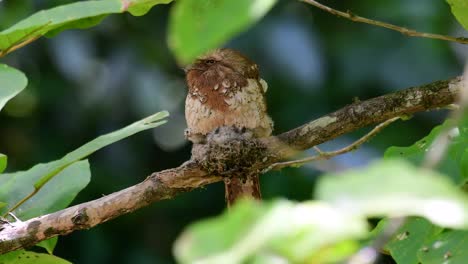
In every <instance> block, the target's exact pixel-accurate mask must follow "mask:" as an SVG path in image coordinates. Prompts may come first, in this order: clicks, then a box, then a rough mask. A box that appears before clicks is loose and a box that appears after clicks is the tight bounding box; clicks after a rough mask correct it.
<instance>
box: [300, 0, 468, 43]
mask: <svg viewBox="0 0 468 264" xmlns="http://www.w3.org/2000/svg"><path fill="white" fill-rule="evenodd" d="M299 1H302V2H304V3H307V4H309V5H313V6H315V7H317V8H320V9H322V10H324V11H327V12H328V13H331V14H333V15H336V16H340V17H344V18H347V19H349V20H351V21H354V22H359V23H364V24H369V25H374V26H378V27H384V28H388V29H391V30H394V31H398V32H400V33H401V34H404V35H407V36H410V37H420V38H430V39H439V40H445V41H451V42H457V43H461V44H468V38H466V37H451V36H446V35H440V34H432V33H424V32H418V31H416V30H413V29H408V28H404V27H399V26H396V25H393V24H389V23H386V22H382V21H377V20H372V19H369V18H365V17H361V16H358V15H355V14H353V13H351V12H350V11H347V12H343V11H339V10H336V9H333V8H331V7H328V6H326V5H323V4H321V3H319V2H317V1H314V0H299Z"/></svg>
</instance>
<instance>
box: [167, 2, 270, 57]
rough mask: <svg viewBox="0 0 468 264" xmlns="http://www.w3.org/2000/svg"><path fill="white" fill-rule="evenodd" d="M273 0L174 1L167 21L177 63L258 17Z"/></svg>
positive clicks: (225, 37) (212, 46)
mask: <svg viewBox="0 0 468 264" xmlns="http://www.w3.org/2000/svg"><path fill="white" fill-rule="evenodd" d="M275 3H276V0H236V1H232V0H205V1H199V0H183V1H176V3H175V6H174V7H173V9H172V13H171V17H170V21H169V46H170V47H171V48H172V50H173V51H174V53H175V55H176V56H177V58H178V59H179V60H180V62H181V63H183V64H186V63H190V62H191V61H192V60H193V59H194V58H195V57H197V56H198V55H200V54H201V53H204V52H206V51H208V50H210V49H213V48H216V47H219V46H220V45H222V44H223V43H224V42H226V41H227V40H229V39H230V38H231V37H233V36H234V35H236V34H238V33H240V32H242V31H244V30H246V29H247V28H248V27H249V26H251V25H253V24H254V23H255V22H257V21H258V20H259V19H260V18H262V17H263V16H264V15H265V14H266V13H267V12H268V11H269V10H270V9H271V8H272V7H273V5H274V4H275Z"/></svg>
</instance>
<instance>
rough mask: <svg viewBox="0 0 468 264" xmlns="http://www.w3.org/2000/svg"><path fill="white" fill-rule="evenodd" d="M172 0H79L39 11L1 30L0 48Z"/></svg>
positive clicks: (95, 23)
mask: <svg viewBox="0 0 468 264" xmlns="http://www.w3.org/2000/svg"><path fill="white" fill-rule="evenodd" d="M171 1H172V0H105V1H81V2H75V3H71V4H66V5H61V6H57V7H54V8H51V9H47V10H42V11H39V12H37V13H35V14H33V15H31V16H30V17H28V18H26V19H24V20H22V21H20V22H18V23H16V24H15V25H13V26H12V27H10V28H8V29H6V30H3V31H2V32H0V51H1V52H3V53H8V51H9V50H12V49H15V48H16V47H19V46H21V45H22V44H24V43H28V42H30V41H32V40H34V39H36V38H38V37H40V36H43V35H45V34H47V33H49V34H50V35H53V34H57V33H59V32H60V31H63V30H65V29H70V28H81V29H83V28H88V27H92V26H95V25H97V24H99V23H100V22H101V21H102V20H103V19H104V18H105V17H106V16H108V15H110V14H114V13H123V12H125V11H129V12H130V13H131V14H133V15H136V16H140V15H144V14H145V13H146V12H148V10H149V9H151V7H153V6H154V5H156V4H167V3H169V2H171Z"/></svg>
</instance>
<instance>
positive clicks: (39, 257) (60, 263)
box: [0, 250, 71, 264]
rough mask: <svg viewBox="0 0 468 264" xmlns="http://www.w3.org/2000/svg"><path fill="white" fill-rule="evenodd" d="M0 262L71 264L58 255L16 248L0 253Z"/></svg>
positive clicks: (9, 263) (12, 263)
mask: <svg viewBox="0 0 468 264" xmlns="http://www.w3.org/2000/svg"><path fill="white" fill-rule="evenodd" d="M0 263H5V264H71V262H68V261H66V260H64V259H61V258H59V257H56V256H53V255H49V254H42V253H36V252H31V251H26V250H16V251H13V252H9V253H6V254H3V255H0Z"/></svg>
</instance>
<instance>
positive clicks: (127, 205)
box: [0, 162, 221, 254]
mask: <svg viewBox="0 0 468 264" xmlns="http://www.w3.org/2000/svg"><path fill="white" fill-rule="evenodd" d="M220 180H221V178H220V177H210V176H208V175H206V173H205V172H204V171H203V170H202V169H200V168H199V166H198V165H197V164H195V163H193V162H186V163H184V164H182V165H181V166H180V167H178V168H174V169H168V170H164V171H161V172H157V173H153V174H152V175H151V176H149V177H148V178H146V180H144V181H143V182H141V183H139V184H137V185H134V186H131V187H129V188H126V189H124V190H121V191H119V192H115V193H112V194H109V195H106V196H104V197H102V198H99V199H96V200H93V201H90V202H87V203H82V204H79V205H75V206H72V207H69V208H66V209H64V210H61V211H58V212H55V213H51V214H47V215H43V216H39V217H35V218H32V219H29V220H28V221H24V222H22V221H16V222H13V223H9V224H4V225H3V226H0V254H2V253H5V252H9V251H12V250H15V249H20V248H26V247H30V246H33V245H35V244H37V243H38V242H40V241H42V240H45V239H48V238H51V237H54V236H58V235H66V234H68V233H71V232H73V231H75V230H81V229H89V228H91V227H93V226H95V225H97V224H100V223H104V222H106V221H108V220H111V219H113V218H115V217H117V216H120V215H123V214H127V213H130V212H133V211H135V210H137V209H139V208H141V207H144V206H147V205H148V204H151V203H153V202H155V201H160V200H164V199H170V198H172V197H174V196H175V195H177V194H180V193H183V192H187V191H190V190H192V189H194V188H197V187H200V186H203V185H206V184H209V183H213V182H216V181H220Z"/></svg>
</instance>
